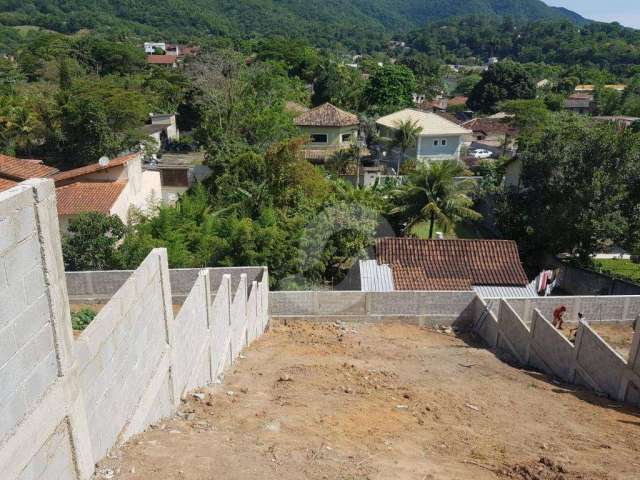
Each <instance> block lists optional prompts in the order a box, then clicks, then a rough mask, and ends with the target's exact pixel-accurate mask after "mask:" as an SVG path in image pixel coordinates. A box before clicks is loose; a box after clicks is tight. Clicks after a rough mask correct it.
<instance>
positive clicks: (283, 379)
mask: <svg viewBox="0 0 640 480" xmlns="http://www.w3.org/2000/svg"><path fill="white" fill-rule="evenodd" d="M278 381H279V382H293V378H291V377H290V376H289V375H287V374H286V373H285V374H284V375H280V378H278Z"/></svg>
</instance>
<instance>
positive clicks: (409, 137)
mask: <svg viewBox="0 0 640 480" xmlns="http://www.w3.org/2000/svg"><path fill="white" fill-rule="evenodd" d="M421 131H422V127H420V126H419V125H418V121H417V120H416V121H415V122H412V121H411V120H404V121H402V122H400V123H398V125H397V126H396V128H395V129H394V130H393V138H392V139H391V146H393V147H398V148H399V149H400V156H399V157H398V165H397V167H396V175H400V167H401V164H402V161H404V160H405V157H406V153H407V150H408V149H410V148H412V147H415V146H416V143H417V142H418V137H419V136H420V132H421Z"/></svg>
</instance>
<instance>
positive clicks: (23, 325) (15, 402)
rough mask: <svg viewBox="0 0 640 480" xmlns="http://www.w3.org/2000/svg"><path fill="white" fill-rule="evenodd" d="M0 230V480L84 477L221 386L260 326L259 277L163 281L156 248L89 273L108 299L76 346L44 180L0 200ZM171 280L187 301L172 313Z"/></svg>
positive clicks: (202, 275) (262, 286) (50, 192)
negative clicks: (126, 266) (127, 267)
mask: <svg viewBox="0 0 640 480" xmlns="http://www.w3.org/2000/svg"><path fill="white" fill-rule="evenodd" d="M0 231H2V235H1V236H0V305H1V306H2V308H0V384H1V385H2V389H1V390H0V478H2V479H20V480H36V479H49V478H56V479H61V480H71V479H74V480H75V479H82V480H84V479H89V478H90V477H91V475H92V474H93V470H94V465H95V463H96V462H98V461H99V460H100V459H101V458H103V457H104V456H105V455H106V454H107V452H108V451H109V449H110V448H112V447H113V446H114V445H115V444H117V443H119V442H122V441H125V440H126V439H127V438H129V437H130V436H131V435H133V434H135V433H138V432H140V431H142V430H144V429H145V428H146V427H147V426H148V425H149V424H151V423H152V422H154V421H156V420H157V419H159V418H161V417H164V416H167V415H169V414H171V413H172V412H173V411H174V410H175V409H176V407H177V405H178V404H179V402H180V398H181V396H182V395H184V393H185V392H187V391H188V390H190V389H192V388H195V387H197V386H204V385H206V384H209V383H212V382H214V381H216V380H218V379H219V378H220V377H221V375H222V374H223V372H224V371H225V369H226V368H227V367H228V366H229V365H230V364H231V363H232V362H233V360H234V359H235V358H237V356H238V354H239V352H240V350H241V349H242V348H244V347H245V346H246V345H247V344H248V343H249V342H251V341H252V340H254V339H255V338H257V337H258V336H259V335H260V334H261V333H262V332H263V331H264V329H265V328H266V326H267V322H268V273H267V272H266V270H264V269H259V270H260V274H259V275H256V276H254V277H252V278H253V279H252V280H251V281H248V277H247V273H246V272H243V273H241V274H240V275H239V276H237V279H236V281H235V282H232V275H231V274H229V273H224V272H215V271H213V270H210V269H204V270H201V271H189V272H186V271H184V272H179V273H178V274H177V277H176V275H173V277H174V278H173V279H171V273H170V271H169V269H168V262H167V256H166V251H165V250H163V249H156V250H153V251H152V252H151V253H150V254H149V255H148V256H147V258H146V259H145V260H144V262H143V263H142V264H141V265H140V266H139V267H138V268H137V269H136V270H135V271H133V272H125V273H122V272H119V273H115V274H114V273H113V272H109V273H107V274H105V276H103V278H102V280H100V276H99V275H92V280H95V282H96V283H95V284H98V283H99V282H100V281H101V282H102V283H101V284H102V285H103V286H104V288H103V290H109V289H111V290H109V291H110V295H109V297H110V298H108V301H107V299H106V298H105V301H106V304H105V305H104V307H103V308H102V309H101V310H100V312H99V313H98V315H97V316H96V318H95V319H94V321H93V322H92V323H91V324H90V325H89V326H88V327H87V329H86V330H85V331H84V332H82V334H81V335H80V336H79V337H78V338H77V339H75V340H74V338H73V336H72V332H71V323H70V312H69V298H68V293H67V284H66V281H65V274H64V269H63V265H62V255H61V246H60V236H59V226H58V217H57V212H56V197H55V190H54V187H53V182H51V181H46V180H33V181H29V182H24V183H22V184H21V185H20V186H18V187H16V188H13V189H10V190H8V191H5V192H2V193H0ZM212 272H213V274H212ZM212 277H215V278H216V279H217V280H216V281H217V284H216V286H215V287H212V281H211V279H212ZM177 279H178V280H180V282H177ZM85 280H86V278H85ZM172 283H173V284H176V285H181V288H183V292H181V295H183V296H184V299H183V304H182V307H181V309H180V311H179V313H178V314H177V315H176V316H175V317H174V314H173V308H172V307H173V305H172V303H173V297H174V295H173V294H172ZM95 284H94V286H95ZM235 284H237V287H234V286H233V285H235Z"/></svg>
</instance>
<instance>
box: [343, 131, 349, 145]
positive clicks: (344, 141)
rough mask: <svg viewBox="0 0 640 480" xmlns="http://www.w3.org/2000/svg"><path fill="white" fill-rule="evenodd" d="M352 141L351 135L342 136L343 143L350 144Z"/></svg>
mask: <svg viewBox="0 0 640 480" xmlns="http://www.w3.org/2000/svg"><path fill="white" fill-rule="evenodd" d="M350 141H351V134H350V133H343V134H342V143H348V142H350Z"/></svg>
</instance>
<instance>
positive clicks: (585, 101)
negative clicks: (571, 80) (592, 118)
mask: <svg viewBox="0 0 640 480" xmlns="http://www.w3.org/2000/svg"><path fill="white" fill-rule="evenodd" d="M595 108H596V102H595V99H594V97H593V95H591V94H589V93H574V94H572V95H570V96H569V97H568V98H567V99H566V100H565V101H564V109H565V110H567V111H569V112H573V113H577V114H580V115H588V114H591V113H593V112H594V110H595Z"/></svg>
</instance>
